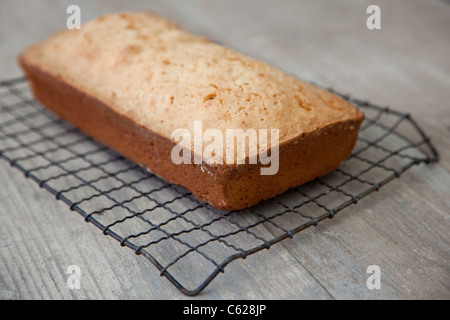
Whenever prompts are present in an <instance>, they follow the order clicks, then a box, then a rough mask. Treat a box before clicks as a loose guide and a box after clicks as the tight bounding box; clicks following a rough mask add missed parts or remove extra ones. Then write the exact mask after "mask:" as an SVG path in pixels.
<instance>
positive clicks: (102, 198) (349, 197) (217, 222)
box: [0, 78, 438, 295]
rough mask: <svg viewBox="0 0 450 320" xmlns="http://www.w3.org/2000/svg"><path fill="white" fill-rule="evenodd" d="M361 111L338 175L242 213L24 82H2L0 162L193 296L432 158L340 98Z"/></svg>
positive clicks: (417, 142) (372, 111)
mask: <svg viewBox="0 0 450 320" xmlns="http://www.w3.org/2000/svg"><path fill="white" fill-rule="evenodd" d="M342 96H343V97H344V98H345V99H347V100H348V101H350V102H351V103H353V104H354V105H356V106H358V107H359V108H360V109H362V110H363V111H364V112H365V115H366V119H365V121H364V123H363V124H362V127H361V130H360V135H359V139H358V143H357V145H356V147H355V149H354V151H353V154H352V155H351V156H350V157H349V159H347V160H346V161H345V162H344V163H343V164H342V165H341V167H340V168H339V169H337V170H335V171H334V172H332V173H330V174H329V175H327V176H325V177H323V178H320V179H316V180H315V181H313V182H310V183H307V184H305V185H303V186H300V187H297V188H295V189H293V190H290V191H288V192H286V193H284V194H283V195H281V196H278V197H276V198H275V199H272V200H269V201H265V202H263V203H261V204H259V205H257V206H254V207H252V208H248V209H245V210H241V211H220V210H217V209H215V208H213V207H211V206H210V205H208V204H205V203H202V202H200V201H198V200H196V198H195V197H194V196H193V195H192V194H191V193H190V192H189V191H187V190H186V189H184V188H182V187H179V186H176V185H172V184H169V183H167V182H165V181H163V180H162V179H160V178H159V177H157V176H156V175H154V174H152V173H151V172H149V171H147V170H146V169H145V168H143V167H141V166H140V165H138V164H135V163H133V162H131V161H129V160H127V159H126V158H124V157H123V156H121V155H120V154H118V153H116V152H115V151H113V150H111V149H109V148H108V147H106V146H104V145H102V144H100V143H99V142H97V141H95V140H94V139H92V138H91V137H89V136H87V135H85V134H84V133H82V132H80V131H78V130H77V129H76V128H74V127H73V126H71V125H70V124H68V123H66V122H65V121H63V120H61V119H60V118H58V117H57V116H56V115H54V114H53V113H52V112H50V111H48V110H47V109H45V108H43V107H42V106H41V105H40V104H39V103H38V102H37V101H36V100H34V98H33V96H32V93H31V92H30V89H29V86H28V83H27V81H26V80H25V79H24V78H20V79H15V80H11V81H5V82H1V83H0V157H2V158H4V159H5V160H7V161H8V162H9V163H10V165H11V166H12V167H15V168H17V169H19V170H20V171H22V172H23V173H24V175H25V176H26V177H28V178H30V179H32V180H34V181H35V182H36V183H38V184H39V186H40V187H41V188H44V189H46V190H47V191H49V192H50V193H52V194H53V195H54V196H55V198H56V199H58V200H61V201H63V202H65V203H66V204H67V205H68V206H69V208H70V209H71V210H73V211H76V212H78V213H79V214H81V215H82V216H83V217H84V219H85V221H87V222H90V223H92V224H93V225H95V226H96V227H97V228H99V229H100V230H102V232H103V233H104V234H105V235H108V236H111V237H112V238H114V239H116V240H117V241H119V243H120V245H121V246H124V247H129V248H130V249H132V250H133V251H134V252H135V253H136V254H137V255H142V256H144V257H145V258H147V259H148V260H149V261H150V262H151V263H152V264H153V265H155V266H156V268H157V269H158V270H159V272H160V274H161V276H164V277H166V278H167V279H168V280H169V281H170V282H171V283H173V284H174V285H175V286H176V287H177V288H178V289H179V290H180V291H181V292H182V293H184V294H186V295H197V294H198V293H200V292H201V291H202V290H203V289H204V288H205V287H206V286H207V285H208V284H210V283H211V281H212V280H213V279H214V278H215V277H216V276H217V275H218V274H219V273H222V272H224V268H225V267H226V266H227V265H228V264H229V263H230V262H231V261H233V260H236V259H245V258H246V257H247V256H248V255H251V254H254V253H256V252H259V251H261V250H263V249H268V248H270V247H271V246H272V245H274V244H276V243H278V242H280V241H282V240H284V239H286V238H292V237H293V236H294V234H296V233H297V232H300V231H302V230H304V229H306V228H308V227H310V226H316V225H317V224H318V223H319V222H321V221H322V220H324V219H327V218H333V217H334V216H335V215H336V214H337V213H338V212H340V211H341V210H343V209H344V208H346V207H347V206H349V205H352V204H356V203H357V202H358V201H359V200H361V199H362V198H364V197H365V196H367V195H369V194H370V193H372V192H374V191H378V190H379V189H380V188H381V187H382V186H384V185H385V184H387V183H388V182H390V181H391V180H393V179H395V178H398V177H399V176H400V175H401V174H402V173H403V172H404V171H406V170H407V169H409V168H410V167H412V166H414V165H417V164H420V163H429V162H434V161H437V160H438V153H437V152H436V150H435V148H434V147H433V146H432V144H431V143H430V140H429V138H427V136H426V135H425V134H424V132H423V131H422V129H421V128H420V127H419V126H418V125H417V123H416V122H415V121H414V120H413V119H412V118H411V117H410V116H409V115H408V114H403V113H399V112H396V111H394V110H391V109H389V108H381V107H378V106H375V105H372V104H370V103H368V102H365V101H360V100H356V99H353V98H351V97H349V96H345V95H342Z"/></svg>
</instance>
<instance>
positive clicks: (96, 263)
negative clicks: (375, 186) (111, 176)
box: [0, 0, 450, 299]
mask: <svg viewBox="0 0 450 320" xmlns="http://www.w3.org/2000/svg"><path fill="white" fill-rule="evenodd" d="M69 4H78V5H79V6H80V7H81V10H82V20H83V21H87V20H90V19H92V18H94V17H96V16H98V15H100V14H104V13H108V12H115V11H121V10H144V9H145V10H150V11H155V12H157V13H160V14H162V15H165V16H167V17H168V18H171V19H173V20H175V21H178V22H179V23H180V24H181V25H182V26H184V27H185V28H187V29H189V30H192V31H194V32H196V33H200V34H203V35H206V36H208V37H210V38H212V39H214V40H216V41H218V42H221V43H223V44H225V45H228V46H231V47H233V48H235V49H237V50H239V51H241V52H243V53H245V54H248V55H250V56H253V57H256V58H260V59H262V60H265V61H268V62H270V63H272V64H274V65H275V66H277V67H279V68H281V69H283V70H285V71H287V72H289V73H292V74H294V75H296V76H298V77H300V78H303V79H305V80H307V81H313V82H315V83H318V84H321V85H323V86H330V87H333V88H335V89H336V90H338V91H340V92H345V93H349V94H351V95H352V96H354V97H357V98H361V99H367V100H369V101H371V102H373V103H375V104H379V105H389V106H391V107H392V108H394V109H397V110H400V111H404V112H409V113H411V114H412V115H413V116H414V117H415V118H416V119H418V121H419V123H420V125H421V126H422V127H423V128H424V129H425V131H426V132H427V134H428V135H429V136H430V137H431V139H432V141H433V143H434V144H435V145H436V147H437V149H438V150H439V152H440V154H441V161H440V162H439V163H438V164H433V165H429V166H425V165H421V166H420V167H414V168H413V169H411V170H410V171H408V172H407V173H405V174H404V175H403V176H402V177H401V178H400V179H399V180H394V181H393V182H392V183H390V184H388V185H387V186H386V187H384V188H383V189H382V190H381V191H380V192H378V193H375V194H373V195H371V196H370V197H368V198H365V199H364V200H363V201H361V202H360V203H358V204H357V205H356V206H351V207H349V208H347V209H346V210H345V211H344V212H343V213H342V214H340V215H339V216H338V217H336V219H333V220H327V221H325V222H323V223H322V224H320V225H319V226H318V227H316V228H310V229H307V230H306V231H304V232H301V233H300V234H297V235H296V236H295V237H294V238H293V239H289V240H286V241H283V242H282V243H280V244H277V245H275V246H273V247H272V248H271V249H270V250H265V251H263V252H260V253H258V254H255V255H252V256H250V257H248V258H247V259H246V260H244V261H242V260H238V261H237V262H233V263H231V264H230V265H229V266H228V267H227V268H226V271H225V274H221V275H219V276H218V277H217V279H216V280H215V281H214V282H213V283H212V284H211V285H210V286H209V287H208V288H207V289H206V290H205V291H204V292H203V293H202V294H201V295H200V296H199V297H200V298H203V299H233V298H240V299H449V298H450V237H449V230H450V223H449V217H450V214H449V212H450V197H449V196H450V162H449V159H450V151H449V150H450V142H449V141H450V139H449V137H450V135H449V131H450V102H449V101H450V89H449V88H450V59H449V56H450V41H449V30H450V3H449V2H448V1H443V0H422V1H409V0H397V1H388V0H384V1H379V0H376V1H360V0H358V1H357V0H354V1H350V0H341V1H332V0H320V1H307V0H304V1H294V0H292V1H287V0H282V1H265V0H264V1H261V0H258V1H256V0H247V1H212V0H198V1H166V0H165V1H162V0H161V1H119V0H109V1H87V0H86V1H75V0H72V1H51V0H38V1H28V0H14V1H12V0H8V1H5V0H3V1H1V2H0V80H5V79H9V78H14V77H18V76H21V75H22V73H21V71H20V69H19V68H18V66H17V63H16V56H17V54H18V53H19V52H20V51H21V50H23V49H24V48H25V47H27V46H28V45H30V44H32V43H35V42H38V41H40V40H43V39H45V38H46V37H47V36H48V35H49V34H50V33H52V32H55V31H58V30H60V29H63V28H64V27H65V22H66V19H67V14H66V8H67V6H68V5H69ZM370 4H378V5H379V6H380V7H381V11H382V22H381V23H382V24H381V26H382V28H381V30H368V29H367V28H366V24H365V23H366V19H367V17H368V15H367V14H366V8H367V7H368V6H369V5H370ZM0 219H1V223H0V299H186V297H185V296H183V295H182V294H181V293H179V292H178V290H176V289H175V288H174V287H173V286H172V285H171V284H170V283H169V282H168V281H166V280H165V279H163V278H160V277H159V273H158V272H157V270H156V269H155V268H154V267H153V266H152V265H151V264H150V263H149V262H148V261H146V260H145V259H143V258H142V257H138V256H135V255H134V254H133V253H132V252H131V251H130V250H128V249H124V248H121V247H120V246H119V245H118V244H117V243H116V242H114V241H113V240H111V239H110V238H108V237H105V236H104V235H103V234H102V233H101V232H99V230H97V229H96V228H94V227H93V226H91V225H88V224H86V223H84V221H83V219H82V218H80V216H78V215H77V214H75V213H73V212H71V211H69V210H68V208H67V206H66V205H65V204H63V203H62V202H57V201H55V200H54V198H53V197H52V196H51V195H50V194H49V193H47V192H45V191H43V190H41V189H39V187H38V186H37V185H36V184H34V183H32V182H31V181H30V180H28V179H25V178H24V177H23V175H22V174H21V173H19V172H18V171H17V170H12V169H11V168H9V166H8V165H7V163H6V162H5V161H0ZM267 232H270V230H267ZM70 265H78V266H80V268H81V272H82V278H81V284H82V285H81V289H80V290H69V289H68V288H67V285H66V281H67V277H68V275H67V274H66V269H67V267H68V266H70ZM369 265H379V266H380V268H381V289H380V290H369V289H368V288H367V286H366V280H367V277H368V276H369V275H368V274H367V273H366V269H367V267H368V266H369ZM189 299H191V298H189Z"/></svg>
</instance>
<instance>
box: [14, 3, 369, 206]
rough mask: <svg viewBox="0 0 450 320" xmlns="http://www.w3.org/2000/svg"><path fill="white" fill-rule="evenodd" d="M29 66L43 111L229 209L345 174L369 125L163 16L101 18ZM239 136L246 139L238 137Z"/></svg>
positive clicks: (28, 56) (333, 99) (354, 112)
mask: <svg viewBox="0 0 450 320" xmlns="http://www.w3.org/2000/svg"><path fill="white" fill-rule="evenodd" d="M19 62H20V64H21V66H22V68H23V70H24V71H25V73H26V75H27V78H28V79H29V82H30V84H31V87H32V89H33V92H34V94H35V96H36V98H37V99H38V100H39V101H40V102H41V103H42V104H43V105H44V106H46V107H47V108H49V109H51V110H52V111H53V112H55V113H56V114H58V115H59V116H60V117H62V118H63V119H66V120H67V121H68V122H70V123H72V124H73V125H74V126H76V127H78V128H79V129H80V130H82V131H84V132H86V133H87V134H89V135H91V136H92V137H94V138H95V139H97V140H98V141H100V142H102V143H104V144H106V145H108V146H109V147H111V148H113V149H115V150H116V151H118V152H119V153H121V154H123V155H124V156H125V157H127V158H129V159H131V160H133V161H135V162H137V163H139V164H142V165H143V166H145V167H146V168H148V169H149V170H150V171H151V172H153V173H155V174H157V175H158V176H160V177H162V178H163V179H165V180H166V181H168V182H170V183H174V184H178V185H182V186H184V187H185V188H187V189H188V190H190V191H191V192H192V193H193V194H194V195H195V196H196V197H197V199H199V200H200V201H203V202H206V203H209V204H211V205H212V206H214V207H216V208H219V209H224V210H237V209H243V208H246V207H250V206H252V205H255V204H257V203H259V202H260V201H263V200H266V199H269V198H273V197H275V196H276V195H278V194H281V193H283V192H285V191H286V190H288V189H290V188H294V187H296V186H299V185H301V184H303V183H306V182H308V181H311V180H314V179H315V178H317V177H321V176H323V175H326V174H327V173H329V172H331V171H333V170H335V169H336V168H338V167H339V165H340V164H341V163H342V162H343V161H344V160H345V159H346V158H347V157H348V156H349V155H350V154H351V151H352V149H353V147H354V145H355V143H356V140H357V136H358V131H359V128H360V125H361V123H362V121H363V118H364V114H363V112H361V111H360V110H358V109H357V108H356V107H354V106H353V105H351V104H350V103H349V102H347V101H346V100H344V99H342V98H341V97H339V96H337V95H335V94H333V93H330V92H328V91H326V90H323V89H321V88H318V87H316V86H314V85H311V84H309V83H307V82H304V81H302V80H300V79H297V78H296V77H293V76H291V75H288V74H286V73H284V72H282V71H281V70H279V69H277V68H275V67H273V66H271V65H269V64H267V63H265V62H262V61H259V60H256V59H253V58H250V57H247V56H245V55H243V54H240V53H238V52H236V51H234V50H232V49H230V48H227V47H224V46H222V45H219V44H216V43H214V42H211V41H210V40H208V39H206V38H205V37H201V36H197V35H194V34H192V33H190V32H188V31H186V30H184V29H182V28H180V27H179V26H178V25H176V24H175V23H173V22H170V21H168V20H167V19H165V18H163V17H160V16H157V15H155V14H152V13H141V12H138V13H134V12H126V13H117V14H110V15H106V16H102V17H99V18H97V19H95V20H93V21H91V22H88V23H86V24H84V25H83V26H82V27H81V29H79V30H65V31H62V32H60V33H58V34H55V35H53V36H51V37H50V38H49V39H48V40H46V41H44V42H42V43H39V44H36V45H34V46H32V47H30V48H28V49H27V50H25V51H24V52H23V53H22V54H21V55H20V56H19ZM207 132H209V133H210V134H204V133H207ZM236 132H240V133H241V134H242V133H244V139H240V140H239V139H238V138H237V136H238V135H237V134H236V137H233V136H232V135H230V137H231V138H230V139H231V140H229V139H228V138H227V137H228V133H231V134H232V133H236ZM221 134H222V137H223V138H221V137H220V135H221ZM255 135H256V138H257V139H256V140H255V139H254V138H255ZM189 137H190V139H188V138H189ZM212 137H214V138H212ZM235 141H237V142H236V143H235V144H234V145H233V142H235ZM216 142H217V143H219V142H221V143H222V144H221V145H220V144H214V143H216ZM226 142H230V143H226ZM246 142H247V144H246ZM216 146H219V147H217V148H216ZM206 149H208V150H206ZM205 151H207V152H205ZM269 160H270V161H269ZM269 162H270V163H269ZM264 169H266V171H264Z"/></svg>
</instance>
